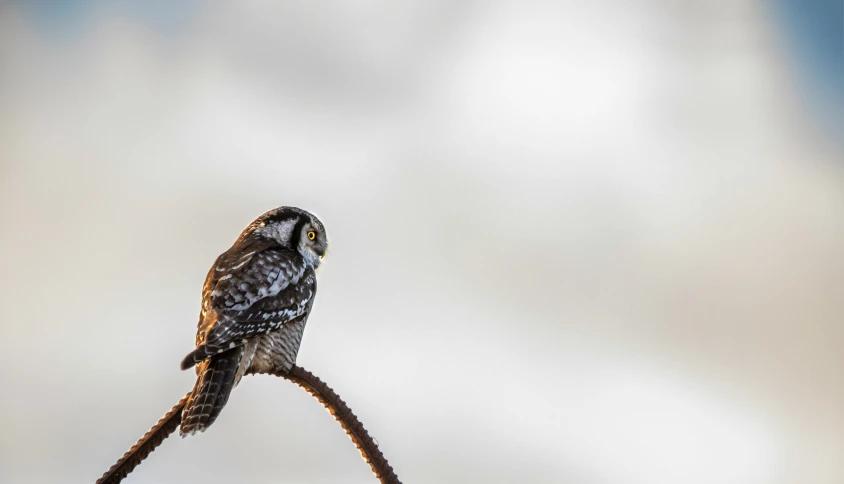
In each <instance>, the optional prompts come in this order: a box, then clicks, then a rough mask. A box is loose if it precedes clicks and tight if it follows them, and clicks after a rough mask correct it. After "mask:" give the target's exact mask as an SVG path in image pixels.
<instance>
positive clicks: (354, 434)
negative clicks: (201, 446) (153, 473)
mask: <svg viewBox="0 0 844 484" xmlns="http://www.w3.org/2000/svg"><path fill="white" fill-rule="evenodd" d="M268 374H270V375H275V376H280V377H282V378H284V379H287V380H290V381H292V382H293V383H295V384H297V385H299V386H300V387H302V388H303V389H305V391H306V392H308V393H310V394H311V395H313V396H314V398H316V399H317V400H318V401H319V402H320V403H322V405H323V406H324V407H325V408H326V409H327V410H328V411H329V412H331V414H332V415H334V418H336V419H337V421H338V422H340V425H341V426H342V427H343V429H344V430H345V431H346V434H347V435H348V436H349V437H350V438H351V439H352V442H353V443H354V444H355V446H356V447H357V448H358V450H359V451H360V453H361V456H362V457H363V460H365V461H366V462H367V463H368V464H369V467H370V468H371V469H372V472H373V473H374V474H375V477H377V478H378V480H379V481H381V483H382V484H401V481H399V478H398V476H396V473H395V472H394V471H393V468H392V467H390V464H389V463H388V462H387V459H386V458H384V454H382V453H381V450H379V449H378V444H376V443H375V441H374V440H373V439H372V437H370V435H369V432H367V431H366V429H365V428H364V427H363V424H362V423H361V422H360V420H358V418H357V417H356V416H355V414H354V413H352V410H351V409H350V408H349V407H348V405H346V402H344V401H343V400H342V399H341V398H340V396H339V395H337V393H335V392H334V390H332V389H331V387H329V386H328V385H326V384H325V382H323V381H322V380H320V379H319V378H318V377H317V376H316V375H314V374H313V373H311V372H309V371H308V370H306V369H304V368H302V367H300V366H295V365H294V366H293V368H292V369H291V370H290V371H289V372H281V371H279V372H274V373H268ZM189 395H190V393H188V394H187V395H185V397H184V398H182V399H181V400H180V401H179V403H177V404H176V405H175V406H174V407H173V408H172V409H170V411H169V412H167V414H166V415H164V416H163V417H161V420H159V421H158V423H157V424H155V425H154V426H153V427H152V428H151V429H150V430H149V431H148V432H147V433H146V434H144V436H143V437H141V439H140V440H138V442H137V443H136V444H135V445H133V446H132V448H131V449H129V451H128V452H126V453H125V454H123V457H121V458H120V459H119V460H118V461H117V463H115V464H114V465H113V466H111V469H109V470H108V471H106V473H105V474H103V476H102V477H101V478H100V479H99V480H97V484H117V483H118V482H120V481H122V480H123V479H124V478H125V477H126V476H127V475H129V473H130V472H132V470H134V469H135V467H137V466H138V465H140V463H141V462H142V461H143V460H144V459H146V458H147V456H149V454H150V453H152V451H153V450H155V448H156V447H158V446H159V445H161V442H163V441H164V439H166V438H167V437H169V436H170V434H172V433H173V432H175V431H176V429H177V428H179V423H180V422H181V420H182V409H183V408H184V407H185V402H187V399H188V396H189Z"/></svg>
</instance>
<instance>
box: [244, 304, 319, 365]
mask: <svg viewBox="0 0 844 484" xmlns="http://www.w3.org/2000/svg"><path fill="white" fill-rule="evenodd" d="M305 320H306V317H301V318H299V319H297V320H295V321H291V322H289V323H286V324H284V325H283V326H282V327H281V328H279V329H276V330H274V331H270V332H269V333H267V334H265V335H263V336H261V337H259V338H256V339H257V341H256V347H255V356H254V357H253V358H252V363H251V365H250V367H249V372H254V373H266V372H270V371H277V370H284V371H289V370H290V368H292V367H293V365H294V364H295V363H296V354H297V353H298V352H299V345H300V344H301V343H302V334H303V333H304V331H305Z"/></svg>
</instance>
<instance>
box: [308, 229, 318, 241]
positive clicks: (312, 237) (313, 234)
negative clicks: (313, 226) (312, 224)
mask: <svg viewBox="0 0 844 484" xmlns="http://www.w3.org/2000/svg"><path fill="white" fill-rule="evenodd" d="M315 238H316V232H314V231H310V232H308V240H314V239H315Z"/></svg>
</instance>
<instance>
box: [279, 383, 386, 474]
mask: <svg viewBox="0 0 844 484" xmlns="http://www.w3.org/2000/svg"><path fill="white" fill-rule="evenodd" d="M271 374H272V375H275V376H280V377H282V378H286V379H288V380H290V381H292V382H293V383H295V384H297V385H299V386H300V387H302V388H304V389H305V391H306V392H308V393H310V394H311V395H313V396H314V398H316V399H317V400H319V402H320V403H322V404H323V406H325V408H326V409H328V411H329V412H331V415H334V418H336V419H337V421H338V422H340V425H342V426H343V429H344V430H345V431H346V434H348V436H349V437H350V438H351V439H352V442H354V443H355V446H356V447H357V448H358V450H359V451H360V455H361V456H362V457H363V460H365V461H366V462H367V463H368V464H369V467H371V468H372V472H373V473H374V474H375V477H377V478H378V480H380V481H381V482H382V483H383V484H401V481H399V478H398V476H397V475H396V473H395V472H394V471H393V468H392V467H390V464H389V463H388V462H387V459H386V458H385V457H384V454H382V453H381V450H379V449H378V444H376V443H375V441H374V440H373V439H372V437H370V436H369V432H367V431H366V429H365V428H364V427H363V424H362V423H360V420H358V418H357V417H356V416H355V414H354V413H352V409H350V408H349V406H348V405H346V402H344V401H343V399H342V398H340V396H339V395H337V393H335V392H334V390H332V389H331V387H329V386H328V385H326V384H325V382H324V381H322V380H320V379H319V377H317V376H316V375H314V374H313V373H311V372H309V371H308V370H306V369H304V368H302V367H299V366H294V367H293V368H292V369H291V370H290V372H289V373H282V372H277V373H271Z"/></svg>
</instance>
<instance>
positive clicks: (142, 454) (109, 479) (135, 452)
mask: <svg viewBox="0 0 844 484" xmlns="http://www.w3.org/2000/svg"><path fill="white" fill-rule="evenodd" d="M189 396H190V393H188V394H187V395H185V396H184V397H183V398H182V399H181V400H179V403H177V404H176V405H175V406H174V407H173V408H171V409H170V411H169V412H167V414H166V415H164V416H163V417H161V420H159V421H158V423H157V424H155V425H153V426H152V428H151V429H149V431H148V432H147V433H145V434H144V436H143V437H141V438H140V440H138V442H136V443H135V445H133V446H132V448H131V449H129V451H128V452H126V453H125V454H123V457H121V458H120V459H118V460H117V462H116V463H115V464H114V465H113V466H111V469H109V470H107V471H106V473H105V474H103V477H100V478H99V479H98V480H97V484H117V483H118V482H120V481H122V480H123V479H124V478H125V477H126V476H127V475H129V473H130V472H132V470H133V469H135V467H138V465H140V463H141V462H142V461H143V460H144V459H146V458H147V456H148V455H150V454H151V453H152V451H154V450H155V448H156V447H158V446H159V445H161V443H162V442H164V439H166V438H167V437H169V436H170V434H172V433H173V432H174V431H175V430H176V429H177V428H179V423H180V422H181V421H182V409H183V408H185V403H186V402H187V401H188V397H189Z"/></svg>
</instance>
